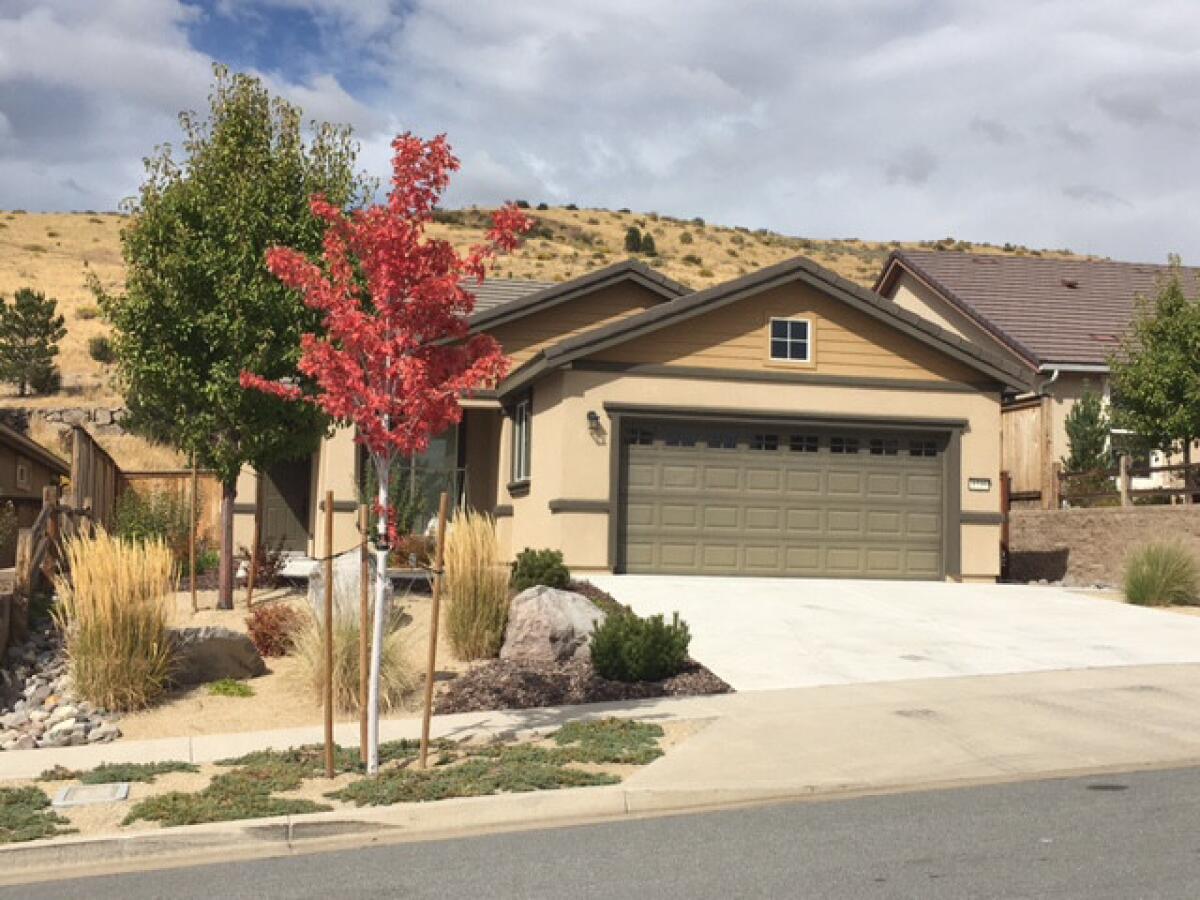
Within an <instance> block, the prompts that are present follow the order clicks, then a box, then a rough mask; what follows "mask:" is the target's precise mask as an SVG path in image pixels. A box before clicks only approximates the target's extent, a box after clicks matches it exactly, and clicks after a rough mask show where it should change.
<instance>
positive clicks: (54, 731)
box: [48, 719, 75, 737]
mask: <svg viewBox="0 0 1200 900" xmlns="http://www.w3.org/2000/svg"><path fill="white" fill-rule="evenodd" d="M74 730H75V720H74V719H63V720H62V721H61V722H56V723H55V724H54V725H51V726H50V731H49V732H48V735H49V736H50V737H55V736H56V735H60V734H64V735H65V734H70V733H71V732H72V731H74Z"/></svg>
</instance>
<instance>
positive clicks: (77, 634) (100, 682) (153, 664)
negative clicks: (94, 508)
mask: <svg viewBox="0 0 1200 900" xmlns="http://www.w3.org/2000/svg"><path fill="white" fill-rule="evenodd" d="M63 562H64V565H63V569H62V571H61V572H60V573H59V574H58V575H57V576H55V579H54V587H55V589H56V591H57V592H58V604H57V606H56V607H55V609H54V617H55V619H56V620H57V622H58V624H59V627H60V628H61V629H62V631H63V634H64V635H65V638H66V651H67V659H68V662H69V665H70V671H71V680H72V682H73V683H74V686H75V690H76V692H77V693H78V694H79V695H80V696H81V697H82V698H83V699H85V700H87V701H89V702H90V703H92V704H94V705H96V706H101V707H104V708H106V709H115V710H121V711H125V710H133V709H141V708H142V707H145V706H149V705H150V704H151V703H153V702H154V701H155V700H156V699H157V698H158V697H159V696H161V695H162V693H163V691H165V690H166V685H167V681H168V679H169V677H170V674H171V645H170V641H169V640H168V639H167V597H168V595H169V594H170V593H171V592H172V591H174V590H175V575H176V568H175V560H174V558H173V557H172V555H171V551H170V550H169V549H168V548H167V545H166V544H165V543H163V542H162V541H161V540H159V539H151V540H147V541H131V540H123V539H121V538H117V537H114V536H112V535H110V534H108V533H107V532H105V531H103V530H101V531H98V532H97V533H96V536H95V537H94V538H86V537H74V538H69V539H67V540H66V541H65V542H64V543H63Z"/></svg>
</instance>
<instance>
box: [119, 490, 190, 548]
mask: <svg viewBox="0 0 1200 900" xmlns="http://www.w3.org/2000/svg"><path fill="white" fill-rule="evenodd" d="M115 518H116V522H115V531H116V535H117V537H119V538H125V539H126V540H131V541H152V540H161V541H163V542H164V543H165V544H166V545H167V546H168V547H170V548H171V552H172V553H174V554H175V558H176V559H177V560H186V559H187V555H188V544H189V543H190V538H191V529H192V525H191V522H190V520H189V519H190V516H189V514H188V505H187V500H186V499H185V498H184V497H183V496H182V495H180V494H177V493H175V492H174V491H147V492H145V493H141V492H139V491H134V490H128V489H127V490H125V491H123V492H122V493H121V496H120V497H118V498H117V508H116V511H115ZM197 568H199V560H197Z"/></svg>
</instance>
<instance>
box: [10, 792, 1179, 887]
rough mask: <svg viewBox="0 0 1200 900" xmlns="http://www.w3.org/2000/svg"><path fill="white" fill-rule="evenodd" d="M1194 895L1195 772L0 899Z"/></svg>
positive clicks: (326, 857)
mask: <svg viewBox="0 0 1200 900" xmlns="http://www.w3.org/2000/svg"><path fill="white" fill-rule="evenodd" d="M1197 896H1200V769H1181V770H1175V771H1170V772H1160V773H1141V774H1131V775H1122V776H1105V777H1103V778H1082V779H1064V780H1060V781H1052V782H1040V783H1025V784H1017V785H1006V786H999V787H981V788H967V789H961V790H953V791H937V792H930V793H923V794H907V795H896V796H888V797H871V798H861V799H855V800H844V801H837V802H829V803H807V804H788V805H780V806H769V807H760V808H755V809H743V810H735V811H725V812H716V813H705V814H699V815H689V816H679V817H674V818H661V819H648V820H640V821H628V822H621V823H613V824H604V825H592V826H584V827H576V828H565V829H556V830H547V831H538V832H525V833H518V834H502V835H492V836H487V837H478V838H469V839H460V840H453V841H441V842H437V843H423V844H404V845H398V846H390V847H373V848H370V849H365V850H354V851H346V852H336V853H327V854H314V855H310V856H298V857H292V858H285V859H271V860H261V861H254V862H234V863H227V864H223V865H219V866H201V867H196V868H191V869H176V870H172V871H165V872H148V873H139V874H136V875H127V876H110V877H102V878H95V879H90V880H86V881H64V882H57V883H53V884H42V885H34V886H25V887H19V888H10V889H7V890H0V897H3V898H9V897H12V898H17V897H20V898H23V900H39V898H56V900H58V898H74V897H79V898H87V900H107V898H113V900H118V898H119V900H142V898H152V897H153V898H158V897H173V898H176V897H205V898H212V897H221V898H242V897H245V898H274V897H280V898H300V897H322V898H324V897H355V898H360V897H405V898H417V897H472V898H478V897H488V898H500V897H555V898H558V897H572V898H589V897H597V898H601V897H602V898H623V897H631V898H632V897H653V898H655V900H668V898H698V897H715V898H721V900H728V898H730V897H823V898H824V897H837V898H859V897H862V898H895V897H913V898H922V900H925V898H929V900H938V898H954V900H961V898H976V897H1006V898H1015V897H1030V898H1033V897H1036V898H1068V897H1070V898H1075V897H1078V898H1089V900H1097V898H1120V900H1131V898H1188V900H1192V898H1195V897H1197Z"/></svg>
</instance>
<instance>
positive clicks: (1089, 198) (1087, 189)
mask: <svg viewBox="0 0 1200 900" xmlns="http://www.w3.org/2000/svg"><path fill="white" fill-rule="evenodd" d="M1062 192H1063V195H1064V196H1066V197H1070V198H1071V199H1072V200H1078V201H1079V202H1080V203H1090V204H1092V205H1093V206H1128V207H1132V206H1133V204H1132V203H1130V202H1129V201H1128V200H1126V199H1125V198H1124V197H1119V196H1117V195H1116V194H1114V193H1113V192H1112V191H1108V190H1105V189H1104V188H1102V187H1097V186H1096V185H1094V184H1069V185H1067V186H1066V187H1064V188H1063V189H1062Z"/></svg>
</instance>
